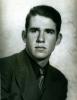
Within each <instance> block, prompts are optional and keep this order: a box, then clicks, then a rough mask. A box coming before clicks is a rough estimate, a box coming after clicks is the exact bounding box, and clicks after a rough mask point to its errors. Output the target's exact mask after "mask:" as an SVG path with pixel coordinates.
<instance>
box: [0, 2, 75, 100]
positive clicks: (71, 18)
mask: <svg viewBox="0 0 77 100" xmlns="http://www.w3.org/2000/svg"><path fill="white" fill-rule="evenodd" d="M39 4H47V5H50V6H53V7H55V8H56V9H57V10H58V11H59V12H60V13H61V16H62V27H61V33H62V35H63V38H62V41H61V43H60V45H58V46H57V47H56V48H55V51H54V52H53V54H52V56H51V58H50V64H52V65H54V66H55V67H57V68H58V69H59V70H61V71H62V72H63V73H64V74H65V76H66V77H67V78H68V93H67V100H77V30H76V27H77V21H76V20H77V13H76V12H77V10H76V6H77V5H76V4H77V3H76V0H0V58H1V57H6V56H10V55H12V54H14V53H17V52H20V51H21V50H22V49H23V48H24V47H25V44H24V43H23V41H22V38H21V34H22V30H24V29H25V17H26V15H27V13H28V12H29V10H30V8H32V7H33V6H34V5H39Z"/></svg>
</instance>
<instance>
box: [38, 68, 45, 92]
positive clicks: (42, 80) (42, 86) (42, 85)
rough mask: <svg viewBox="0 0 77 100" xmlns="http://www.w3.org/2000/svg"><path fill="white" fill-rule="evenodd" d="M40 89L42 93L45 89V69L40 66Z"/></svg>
mask: <svg viewBox="0 0 77 100" xmlns="http://www.w3.org/2000/svg"><path fill="white" fill-rule="evenodd" d="M39 89H40V91H41V93H43V91H44V73H43V70H42V69H41V68H40V78H39Z"/></svg>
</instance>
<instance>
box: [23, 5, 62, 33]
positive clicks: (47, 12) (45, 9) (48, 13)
mask: <svg viewBox="0 0 77 100" xmlns="http://www.w3.org/2000/svg"><path fill="white" fill-rule="evenodd" d="M36 15H40V16H44V17H47V18H50V19H52V20H53V21H54V22H55V23H56V29H57V34H58V33H59V31H60V28H61V22H62V21H61V15H60V13H59V12H58V11H57V10H56V9H54V8H52V7H50V6H46V5H39V6H35V7H33V8H32V9H31V10H30V12H29V14H28V15H27V17H26V23H25V28H26V32H27V31H28V27H29V24H30V18H31V17H32V16H36Z"/></svg>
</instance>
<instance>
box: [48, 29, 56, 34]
mask: <svg viewBox="0 0 77 100" xmlns="http://www.w3.org/2000/svg"><path fill="white" fill-rule="evenodd" d="M46 33H48V34H53V33H54V30H46Z"/></svg>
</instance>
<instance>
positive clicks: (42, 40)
mask: <svg viewBox="0 0 77 100" xmlns="http://www.w3.org/2000/svg"><path fill="white" fill-rule="evenodd" d="M44 35H45V34H44V32H43V31H41V32H39V34H38V37H37V42H39V43H42V42H45V36H44Z"/></svg>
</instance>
